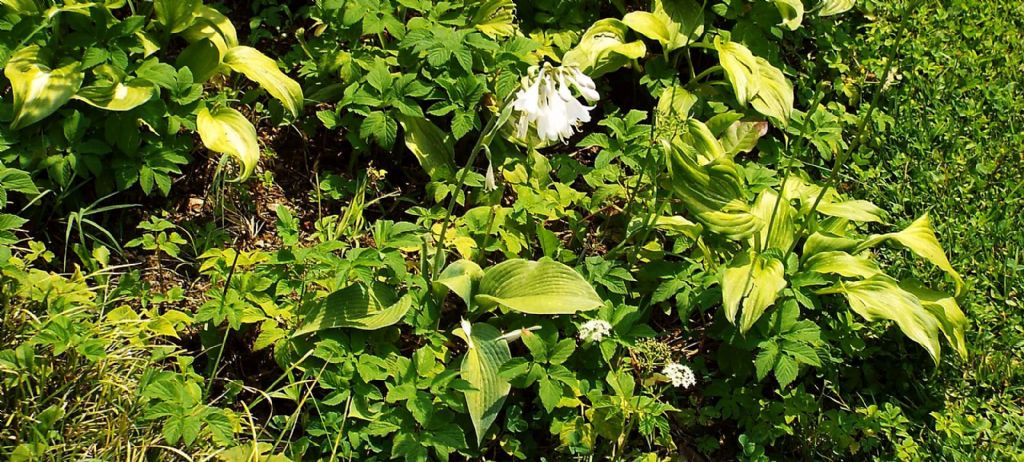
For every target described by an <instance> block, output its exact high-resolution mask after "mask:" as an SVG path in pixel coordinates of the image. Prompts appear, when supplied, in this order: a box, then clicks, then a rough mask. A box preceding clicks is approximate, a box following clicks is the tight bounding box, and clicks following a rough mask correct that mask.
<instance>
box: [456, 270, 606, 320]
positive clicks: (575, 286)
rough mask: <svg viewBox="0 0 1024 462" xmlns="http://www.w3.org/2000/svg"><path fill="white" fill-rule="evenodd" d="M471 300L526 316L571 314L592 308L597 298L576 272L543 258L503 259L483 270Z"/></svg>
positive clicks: (599, 300)
mask: <svg viewBox="0 0 1024 462" xmlns="http://www.w3.org/2000/svg"><path fill="white" fill-rule="evenodd" d="M478 290H479V293H478V294H477V295H476V296H475V297H474V300H475V301H476V302H477V303H479V304H480V305H481V306H482V307H483V308H485V309H489V308H492V307H494V306H498V305H500V306H502V307H504V308H507V309H510V310H512V311H518V312H521V313H529V314H573V313H576V312H578V311H587V310H593V309H596V308H598V307H600V306H602V305H603V304H604V302H603V301H602V300H601V298H600V297H599V296H598V295H597V292H595V291H594V288H593V287H592V286H591V285H590V283H588V282H587V281H586V280H585V279H583V277H582V276H580V274H579V273H577V272H576V270H574V269H572V268H570V267H568V266H566V265H564V264H562V263H559V262H556V261H554V260H552V259H550V258H547V257H544V258H542V259H540V260H539V261H529V260H523V259H518V258H517V259H513V260H507V261H504V262H502V263H499V264H497V265H495V266H492V267H490V268H488V269H486V270H484V277H483V278H481V280H480V286H479V289H478Z"/></svg>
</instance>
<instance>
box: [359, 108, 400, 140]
mask: <svg viewBox="0 0 1024 462" xmlns="http://www.w3.org/2000/svg"><path fill="white" fill-rule="evenodd" d="M359 136H360V137H362V138H363V139H364V140H366V139H370V137H373V138H374V139H375V140H377V144H379V145H380V146H381V147H384V148H390V147H391V146H392V145H394V144H395V137H397V136H398V123H397V122H395V119H393V118H391V117H388V114H387V113H385V112H382V111H373V112H371V113H370V114H369V115H367V116H366V118H365V119H363V123H362V124H360V125H359Z"/></svg>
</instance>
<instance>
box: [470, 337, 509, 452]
mask: <svg viewBox="0 0 1024 462" xmlns="http://www.w3.org/2000/svg"><path fill="white" fill-rule="evenodd" d="M471 330H472V332H469V333H466V332H463V334H465V335H466V336H468V338H467V337H463V339H464V340H468V341H467V343H468V344H469V349H468V350H467V351H466V356H465V357H464V358H463V359H462V379H463V380H465V381H467V382H469V384H470V385H472V386H473V389H472V390H465V391H463V394H465V396H466V408H467V410H468V411H469V417H470V419H471V420H472V421H473V428H474V429H475V430H476V441H477V445H478V446H479V445H480V443H482V442H483V440H484V435H485V434H486V433H487V430H488V429H489V428H490V427H491V425H492V424H493V423H494V420H495V419H496V418H497V417H498V412H500V411H501V407H502V405H503V404H504V403H505V397H506V396H508V392H509V390H510V389H511V388H512V387H511V385H509V383H508V382H507V381H506V380H504V379H502V378H501V377H500V376H499V375H498V371H499V370H500V369H501V366H502V365H503V364H505V362H506V361H508V360H509V359H511V358H512V354H511V353H510V352H509V349H508V343H507V342H505V340H502V339H501V338H500V337H501V332H499V331H498V329H495V328H494V327H492V326H491V325H490V324H482V323H481V324H474V325H473V326H472V329H471Z"/></svg>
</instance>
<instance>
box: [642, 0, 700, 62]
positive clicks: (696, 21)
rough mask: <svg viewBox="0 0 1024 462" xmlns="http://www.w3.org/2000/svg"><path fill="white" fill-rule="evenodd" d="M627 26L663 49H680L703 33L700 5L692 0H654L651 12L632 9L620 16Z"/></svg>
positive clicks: (666, 50)
mask: <svg viewBox="0 0 1024 462" xmlns="http://www.w3.org/2000/svg"><path fill="white" fill-rule="evenodd" d="M622 22H623V23H625V24H626V25H627V26H629V28H630V29H633V30H635V31H636V32H637V33H639V34H641V35H643V36H645V37H647V38H649V39H651V40H657V41H658V43H660V44H661V46H662V47H663V48H664V49H665V52H669V51H672V50H676V49H678V48H682V47H684V46H686V45H688V44H690V43H691V42H693V41H695V40H697V39H698V38H700V36H701V35H702V34H703V33H704V8H702V7H701V6H700V5H699V4H698V3H697V2H695V1H694V0H668V1H662V0H655V2H654V11H653V12H647V11H633V12H631V13H628V14H626V16H624V17H623V18H622Z"/></svg>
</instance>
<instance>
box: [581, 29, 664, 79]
mask: <svg viewBox="0 0 1024 462" xmlns="http://www.w3.org/2000/svg"><path fill="white" fill-rule="evenodd" d="M628 31H629V28H627V27H626V25H625V24H624V23H623V22H622V21H619V20H618V19H613V18H607V19H602V20H600V21H597V22H595V23H594V25H592V26H590V28H589V29H587V32H585V33H584V34H583V38H582V39H581V40H580V43H579V45H576V47H575V48H573V49H572V50H569V51H568V52H566V53H565V56H564V57H563V59H562V63H563V64H565V65H569V66H576V67H578V68H579V69H580V70H581V71H582V72H583V73H584V74H587V75H589V76H590V77H595V78H596V77H599V76H601V75H604V74H606V73H608V72H612V71H615V70H618V69H619V68H621V67H622V66H625V65H627V64H629V62H630V61H632V60H634V59H639V58H641V57H643V56H644V54H646V53H647V47H646V46H644V43H643V42H641V41H639V40H638V41H634V42H626V32H628Z"/></svg>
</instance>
